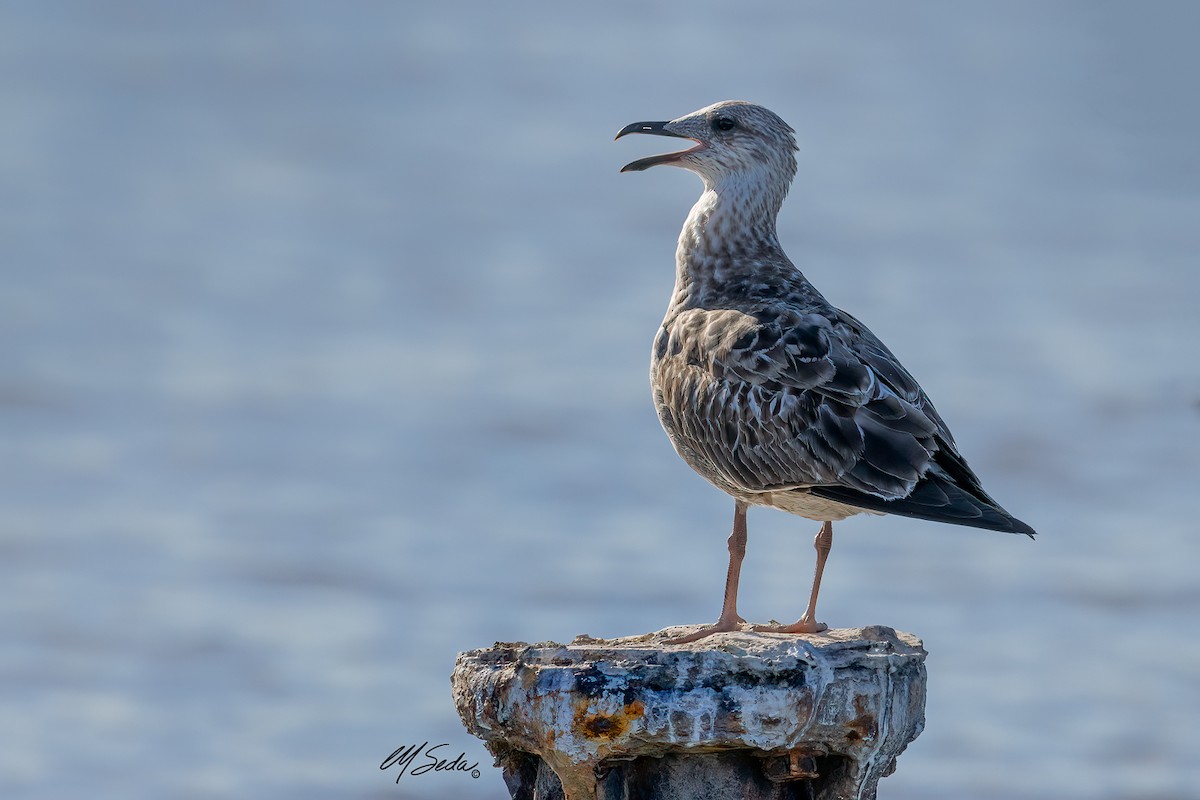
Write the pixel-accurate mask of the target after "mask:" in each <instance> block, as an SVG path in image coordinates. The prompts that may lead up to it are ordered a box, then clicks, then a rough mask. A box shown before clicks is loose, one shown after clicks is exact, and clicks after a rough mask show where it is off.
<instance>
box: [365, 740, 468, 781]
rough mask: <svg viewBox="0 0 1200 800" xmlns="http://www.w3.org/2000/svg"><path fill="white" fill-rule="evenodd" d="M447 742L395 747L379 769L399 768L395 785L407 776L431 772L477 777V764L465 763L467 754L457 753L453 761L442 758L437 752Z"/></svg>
mask: <svg viewBox="0 0 1200 800" xmlns="http://www.w3.org/2000/svg"><path fill="white" fill-rule="evenodd" d="M449 746H450V744H449V743H448V742H442V743H441V744H435V745H434V746H433V747H430V746H429V742H423V743H421V744H410V745H407V746H401V747H397V748H396V749H395V750H393V751H392V754H391V755H390V756H388V757H387V758H385V759H384V760H383V763H381V764H380V765H379V769H381V770H387V769H391V768H392V767H399V768H400V771H399V772H398V773H397V774H396V783H399V782H400V779H401V778H403V777H404V776H405V774H406V773H407V774H408V775H413V776H416V775H425V774H427V773H432V772H467V773H470V775H471V777H472V778H478V777H479V762H478V761H476V762H475V763H474V764H468V763H467V754H466V753H459V754H458V755H457V756H455V757H454V758H453V759H450V758H443V757H442V755H441V754H440V753H438V750H440V749H441V748H443V747H449ZM418 758H419V759H422V760H421V761H420V762H418V763H417V765H416V766H415V767H414V766H413V762H414V761H416V760H417V759H418Z"/></svg>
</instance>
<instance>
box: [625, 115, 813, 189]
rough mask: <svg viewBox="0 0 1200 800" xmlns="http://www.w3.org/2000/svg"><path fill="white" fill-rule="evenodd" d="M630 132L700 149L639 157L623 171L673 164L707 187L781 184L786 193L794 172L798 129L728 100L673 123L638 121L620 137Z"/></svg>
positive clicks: (692, 148)
mask: <svg viewBox="0 0 1200 800" xmlns="http://www.w3.org/2000/svg"><path fill="white" fill-rule="evenodd" d="M628 133H650V134H654V135H655V136H676V137H679V138H682V139H691V140H692V141H694V142H695V143H696V145H695V146H694V147H691V148H689V149H687V150H681V151H679V152H677V153H667V154H664V155H661V156H650V157H648V158H639V159H638V160H637V161H633V162H631V163H629V164H626V165H625V166H624V167H622V168H621V172H635V171H641V170H644V169H649V168H650V167H654V166H658V165H659V164H670V165H672V166H676V167H683V168H684V169H690V170H691V171H692V172H695V173H696V174H698V175H699V176H700V177H701V178H703V179H704V182H705V184H706V185H709V186H716V185H719V184H721V183H723V182H724V181H725V180H727V179H730V178H733V179H741V180H749V181H754V182H758V181H762V182H766V183H774V184H778V183H782V188H783V190H784V191H785V192H786V191H787V186H788V185H789V184H790V183H791V181H792V177H793V176H794V175H795V174H796V137H795V131H793V130H792V129H791V127H789V126H788V124H787V123H786V122H784V121H783V120H782V119H780V118H779V116H778V115H776V114H775V113H774V112H772V111H768V110H767V109H765V108H763V107H762V106H756V105H754V104H753V103H744V102H741V101H739V100H726V101H724V102H721V103H714V104H713V105H711V106H708V107H707V108H702V109H700V110H699V111H693V112H692V113H691V114H688V115H686V116H683V117H679V118H678V119H673V120H670V121H669V122H635V123H633V124H632V125H626V126H625V127H624V128H622V129H621V130H620V132H619V133H618V134H617V138H618V139H620V138H621V137H622V136H624V135H625V134H628Z"/></svg>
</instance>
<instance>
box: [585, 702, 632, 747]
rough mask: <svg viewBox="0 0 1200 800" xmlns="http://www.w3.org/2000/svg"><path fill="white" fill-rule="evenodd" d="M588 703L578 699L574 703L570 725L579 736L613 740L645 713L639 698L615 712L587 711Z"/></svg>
mask: <svg viewBox="0 0 1200 800" xmlns="http://www.w3.org/2000/svg"><path fill="white" fill-rule="evenodd" d="M588 709H589V703H588V701H587V700H580V701H578V702H577V703H576V704H575V716H574V719H573V720H572V725H571V727H572V728H573V729H574V730H575V733H577V734H578V735H580V736H583V737H586V738H588V739H603V740H605V741H613V740H614V739H618V738H620V737H621V736H623V735H624V734H625V732H626V731H628V730H629V725H630V723H631V722H633V721H634V720H635V719H637V718H638V717H641V716H643V715H644V714H645V713H646V707H645V706H644V705H642V703H641V701H640V700H634V701H633V702H632V703H630V704H629V705H627V706H625V707H624V708H622V709H621V710H620V711H618V712H617V713H615V714H591V713H588Z"/></svg>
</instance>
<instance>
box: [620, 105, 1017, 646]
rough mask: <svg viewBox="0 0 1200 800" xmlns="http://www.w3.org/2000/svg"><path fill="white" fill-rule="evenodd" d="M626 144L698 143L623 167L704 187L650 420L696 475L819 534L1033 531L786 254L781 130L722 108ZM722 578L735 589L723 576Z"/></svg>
mask: <svg viewBox="0 0 1200 800" xmlns="http://www.w3.org/2000/svg"><path fill="white" fill-rule="evenodd" d="M626 133H654V134H658V135H669V136H680V137H684V138H689V139H692V140H694V141H696V142H697V146H696V147H694V148H692V149H691V150H687V151H684V152H682V153H672V154H668V155H664V156H653V157H650V158H646V159H640V160H638V161H635V162H633V163H631V164H629V165H628V166H627V167H626V168H625V169H626V170H640V169H645V168H647V167H650V166H654V165H656V164H673V165H677V166H682V167H685V168H687V169H690V170H692V171H694V172H696V173H697V174H699V175H700V177H701V178H702V179H703V181H704V188H705V190H704V193H703V194H702V195H701V197H700V199H699V201H698V202H697V203H696V205H695V206H694V207H693V208H692V211H691V213H690V214H689V215H688V218H687V221H686V222H685V223H684V226H683V231H682V232H681V234H680V237H679V246H678V250H677V253H676V282H675V290H674V293H673V295H672V298H671V302H670V305H669V306H668V309H667V313H666V317H665V318H664V319H663V323H662V327H661V329H660V330H659V332H658V335H657V337H656V338H655V342H654V350H653V357H652V363H651V372H650V377H651V383H652V386H653V390H654V403H655V407H656V408H657V410H658V415H659V419H660V420H661V421H662V424H663V428H664V429H665V430H666V432H667V434H668V435H669V436H670V438H671V442H672V443H673V444H674V446H675V449H676V450H677V451H678V453H679V454H680V456H682V457H683V459H684V460H685V461H687V463H688V464H689V465H691V467H692V468H693V469H695V470H696V471H697V472H698V473H699V474H700V475H702V476H703V477H704V478H706V479H707V480H708V481H709V482H711V483H712V484H713V485H715V486H717V487H718V488H720V489H721V490H723V491H725V492H726V493H728V494H729V495H731V496H732V497H733V498H734V499H735V501H737V503H738V509H739V513H742V514H744V508H745V506H746V505H768V506H773V507H776V508H780V509H783V510H785V511H789V512H792V513H795V514H799V515H801V516H804V517H808V518H811V519H816V520H822V521H825V522H829V521H832V520H838V519H843V518H845V517H847V516H850V515H851V514H857V513H862V512H863V511H868V512H883V513H890V514H900V515H904V516H910V517H918V518H921V519H928V520H935V521H939V522H950V523H954V524H958V525H970V526H974V527H979V528H988V529H991V530H998V531H1007V532H1012V533H1025V534H1028V535H1030V536H1032V535H1033V530H1032V529H1031V528H1029V526H1027V525H1025V524H1024V523H1022V522H1020V521H1019V520H1016V519H1015V518H1013V517H1012V516H1010V515H1009V514H1008V513H1007V512H1006V511H1004V509H1002V508H1001V507H1000V506H999V504H997V503H996V501H995V500H993V499H992V498H991V497H990V496H989V495H988V494H987V493H986V492H985V491H984V490H983V487H982V486H981V485H980V482H979V479H978V478H977V477H976V476H975V474H974V473H973V472H972V471H971V469H970V467H968V466H967V464H966V462H965V461H964V460H963V457H962V456H961V455H960V454H959V452H958V449H957V447H956V445H955V443H954V437H953V436H952V435H951V433H950V430H949V429H948V428H947V427H946V424H945V422H944V421H943V420H942V418H941V417H940V416H939V415H938V413H937V410H936V409H935V408H934V407H933V404H932V403H931V402H930V400H929V398H928V397H927V396H926V394H925V392H924V391H923V390H922V389H921V387H920V385H919V384H918V383H917V381H916V380H915V379H914V378H913V377H912V375H910V374H909V372H908V371H907V370H906V369H905V368H904V367H903V366H902V365H901V364H900V362H899V360H897V359H896V357H895V356H894V355H893V354H892V353H891V351H890V350H888V348H887V347H886V346H885V345H884V344H883V343H882V342H880V341H879V339H878V338H877V337H876V336H875V335H874V334H873V333H871V331H870V330H868V329H867V327H866V326H865V325H863V324H862V323H861V322H859V321H858V320H857V319H855V318H854V317H852V316H850V315H849V314H847V313H846V312H844V311H841V310H840V309H837V308H835V307H834V306H832V305H831V304H830V303H829V302H828V301H826V299H825V298H824V297H823V296H822V295H821V293H820V292H818V291H817V290H816V288H815V287H813V285H812V284H811V283H809V282H808V280H807V279H806V278H805V277H804V275H803V274H802V273H801V272H800V271H799V270H798V269H797V268H796V267H795V266H794V265H793V264H792V262H791V261H790V260H789V259H788V257H787V256H786V255H785V254H784V252H783V250H782V248H781V247H780V245H779V241H778V238H777V236H776V232H775V219H776V216H777V214H778V212H779V209H780V206H781V205H782V203H783V199H784V197H785V195H786V194H787V190H788V187H789V186H790V184H791V181H792V178H793V176H794V175H795V172H796V161H795V155H794V153H795V149H796V145H795V139H794V137H793V132H792V130H791V128H790V127H788V126H787V124H786V123H784V122H783V120H781V119H780V118H779V117H778V116H776V115H775V114H773V113H772V112H770V111H768V110H767V109H765V108H762V107H760V106H755V105H751V104H748V103H740V102H725V103H718V104H716V105H713V106H709V107H708V108H705V109H701V110H700V111H697V112H694V113H692V114H689V115H687V116H685V117H681V118H679V119H677V120H673V121H671V122H665V123H662V122H655V123H635V124H634V125H630V126H628V127H626V128H625V129H624V130H623V131H622V132H621V133H620V134H618V136H621V135H624V134H626ZM735 533H736V525H735ZM732 549H733V541H732V538H731V553H732ZM738 561H739V562H740V558H738ZM731 580H732V582H733V585H734V588H735V589H736V576H735V575H733V565H732V564H731ZM818 580H819V575H818ZM728 601H729V598H728V596H727V606H729V605H730V604H729V602H728ZM814 604H815V590H814ZM729 610H730V609H729V608H727V609H726V611H727V612H728V611H729ZM811 610H812V609H811V607H810V611H811ZM727 616H728V614H727V613H723V614H722V618H723V619H725V618H726V617H727ZM734 616H736V612H734ZM810 623H813V624H816V623H815V622H813V621H812V620H810ZM798 624H799V623H798ZM718 629H721V630H726V629H729V628H728V620H726V626H725V627H721V628H718Z"/></svg>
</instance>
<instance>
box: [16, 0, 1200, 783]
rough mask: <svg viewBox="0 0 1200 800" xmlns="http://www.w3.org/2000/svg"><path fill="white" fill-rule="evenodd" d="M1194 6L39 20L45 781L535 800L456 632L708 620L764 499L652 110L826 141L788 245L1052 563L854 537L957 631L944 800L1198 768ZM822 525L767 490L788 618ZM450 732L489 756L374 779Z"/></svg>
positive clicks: (23, 507)
mask: <svg viewBox="0 0 1200 800" xmlns="http://www.w3.org/2000/svg"><path fill="white" fill-rule="evenodd" d="M1198 25H1200V6H1197V5H1195V4H1192V3H1187V2H1182V1H1181V2H1174V3H1172V2H1153V3H1140V4H1133V3H1127V4H1118V3H1107V2H1105V3H1101V2H1084V1H1083V0H1080V1H1079V2H1005V3H989V4H957V3H950V2H937V3H917V4H897V3H887V2H882V0H880V1H879V2H866V1H864V2H855V3H814V2H802V3H795V4H791V5H789V6H783V5H782V4H780V5H779V6H772V7H768V6H766V5H764V4H733V3H715V2H708V1H707V0H690V1H689V2H686V3H684V2H662V3H657V4H654V5H652V6H646V5H645V4H634V3H606V4H590V5H588V6H586V7H585V6H576V5H575V4H562V3H536V2H530V1H528V0H517V1H516V2H511V3H502V4H500V3H497V4H485V3H478V4H471V3H458V4H455V3H432V2H429V3H426V2H404V3H362V4H354V5H347V4H332V3H330V4H302V3H282V2H280V3H261V4H253V5H251V4H243V3H236V2H210V3H204V4H161V3H151V2H114V3H108V4H88V3H75V4H58V3H16V4H9V5H6V6H5V9H4V10H3V11H0V108H2V109H3V124H0V270H2V273H0V274H2V278H3V290H2V291H0V585H2V586H3V587H4V591H3V599H2V600H0V743H2V746H0V794H2V795H3V796H4V797H6V798H9V797H11V798H24V797H30V798H34V797H36V798H58V797H77V796H93V797H123V798H135V799H136V798H160V797H172V798H209V797H213V798H216V797H263V798H275V797H278V798H284V797H286V798H289V800H296V799H297V798H309V797H311V798H317V797H321V798H325V797H341V798H417V797H420V798H442V797H461V798H488V799H489V800H495V799H498V798H502V797H504V796H505V792H504V789H503V785H502V783H501V781H500V778H499V775H498V773H497V772H494V771H492V770H491V769H490V767H487V764H488V761H489V760H488V757H487V755H486V753H485V751H484V750H483V748H482V747H481V746H480V745H479V744H478V743H477V742H476V741H475V740H473V739H471V738H470V737H468V736H467V735H466V734H465V732H463V731H462V729H461V727H460V725H459V722H458V719H457V716H456V714H455V712H454V710H453V707H452V706H451V703H450V699H449V688H448V678H449V673H450V670H451V668H452V665H453V661H454V655H455V653H456V652H457V651H459V650H463V649H469V648H474V647H479V646H485V645H487V644H490V643H491V642H492V641H494V640H516V639H524V640H529V641H538V640H546V639H556V640H560V641H561V640H564V639H570V638H571V637H572V636H574V635H575V634H578V633H583V632H586V633H589V634H592V635H594V636H616V635H625V634H631V633H637V632H643V631H648V630H655V629H658V628H661V627H664V626H666V625H670V624H675V623H684V622H702V621H710V620H712V619H714V618H715V616H716V613H717V611H718V607H719V601H720V597H719V595H720V590H721V584H722V578H723V574H724V558H725V547H724V539H725V537H726V536H727V533H728V526H729V522H730V519H731V516H732V514H731V512H732V508H731V506H732V504H731V503H730V502H729V500H728V499H727V498H725V497H723V496H721V495H720V494H719V493H718V492H716V491H715V490H713V489H711V488H710V487H708V486H707V485H706V484H704V483H703V482H702V481H701V480H700V479H699V478H697V477H695V476H694V475H693V474H692V473H691V472H690V471H689V470H688V469H687V467H686V466H685V465H684V464H683V463H682V462H681V461H679V460H678V458H677V457H676V456H675V454H674V453H673V452H672V451H671V449H670V446H669V444H668V443H667V441H666V438H665V436H664V435H663V434H662V432H661V430H659V428H658V425H657V422H656V420H655V418H654V413H653V410H652V408H651V406H650V402H649V395H648V388H647V380H646V366H647V362H648V353H649V347H650V340H651V338H652V336H653V332H654V330H655V328H656V326H657V324H658V322H659V320H660V319H661V314H662V310H663V308H664V307H665V304H666V299H667V295H668V293H669V291H670V286H671V281H672V277H673V275H672V253H673V250H674V242H675V236H676V233H677V231H678V227H679V225H680V223H681V222H682V219H683V217H684V215H685V214H686V212H687V209H688V207H689V206H690V205H691V203H692V202H693V200H694V199H695V197H696V195H697V194H698V191H699V183H698V181H697V180H696V179H695V178H694V177H693V176H691V175H688V174H686V173H684V172H682V171H678V170H669V169H662V170H654V171H651V172H648V173H645V174H634V175H619V174H618V173H617V169H618V168H619V167H620V165H622V164H624V163H625V162H626V161H629V160H632V159H633V158H635V157H638V156H642V155H647V154H650V153H653V152H660V151H661V145H662V142H661V141H658V140H653V139H642V140H638V139H636V138H634V139H630V140H622V141H621V142H619V143H615V144H614V143H612V141H611V139H612V136H613V134H614V133H615V132H616V131H617V130H618V129H619V128H620V127H621V126H623V125H624V124H626V123H628V122H631V121H635V120H643V119H658V118H669V117H673V116H678V115H680V114H684V113H686V112H688V111H691V110H693V109H695V108H698V107H700V106H703V105H707V104H709V103H711V102H714V101H717V100H721V99H729V98H740V99H748V100H753V101H756V102H760V103H762V104H764V105H767V106H768V107H770V108H772V109H773V110H775V111H776V112H778V113H780V114H781V115H782V116H783V117H784V118H785V119H787V120H789V121H790V122H791V123H792V124H793V125H794V126H795V127H796V128H797V130H798V132H799V135H800V140H801V144H802V149H801V152H800V177H799V179H798V180H797V183H796V186H795V188H794V189H793V192H792V195H791V198H790V199H789V202H788V203H787V204H786V205H785V208H784V213H783V216H782V219H781V221H780V234H781V238H782V239H783V242H784V245H785V247H786V248H787V249H788V251H789V253H790V254H791V256H792V257H793V259H794V260H795V261H796V262H797V263H798V264H800V265H801V266H802V268H803V269H804V270H805V271H806V273H807V274H808V275H809V277H810V278H811V279H812V280H813V281H814V282H815V283H816V284H817V285H818V286H819V287H820V288H821V289H822V291H824V292H825V293H826V295H827V296H828V297H830V298H831V299H832V300H833V301H834V302H836V303H838V304H839V305H841V306H843V307H845V308H847V309H848V310H850V311H851V312H852V313H854V314H855V315H856V316H859V317H860V318H862V319H863V320H864V321H866V322H867V324H869V325H870V326H871V327H872V328H873V329H874V330H875V332H876V333H878V334H879V335H880V336H881V337H882V338H883V339H884V340H885V341H887V342H888V343H889V344H890V345H891V347H892V349H893V350H894V351H895V352H896V353H898V354H899V355H900V357H901V358H902V359H903V360H904V362H905V363H906V365H907V366H908V367H909V368H910V369H911V370H912V371H913V372H914V373H915V374H916V375H917V376H918V378H919V379H920V380H921V381H922V383H923V384H924V386H925V387H926V389H927V390H928V391H929V392H930V394H931V395H932V396H933V398H934V399H935V401H936V402H937V404H938V407H939V409H940V411H941V412H942V414H943V416H945V417H946V419H947V420H948V421H949V422H950V424H951V426H952V427H953V429H954V431H955V434H956V436H957V438H958V440H959V443H960V445H961V446H962V448H963V450H964V452H965V453H966V454H967V456H968V458H969V459H970V460H971V463H972V464H973V466H974V467H975V468H976V470H977V471H978V472H979V473H980V474H981V476H982V477H983V478H984V481H985V483H986V485H987V486H988V488H989V489H990V490H991V491H992V493H993V494H995V495H996V497H997V498H999V499H1000V500H1001V502H1003V503H1004V504H1005V505H1006V506H1007V507H1008V508H1009V509H1010V510H1011V511H1012V512H1013V513H1015V514H1017V515H1018V516H1020V517H1022V518H1023V519H1025V520H1027V521H1029V522H1030V523H1031V524H1033V525H1034V526H1035V527H1037V528H1038V529H1039V530H1040V531H1041V532H1042V536H1041V538H1040V539H1039V540H1038V541H1037V542H1036V543H1031V542H1029V541H1026V540H1024V539H1023V538H1016V537H1006V536H1001V535H998V534H990V533H985V532H979V531H974V530H969V529H959V528H953V527H948V526H940V525H936V524H930V523H921V522H916V521H912V520H902V519H893V518H858V519H853V520H849V521H847V522H845V523H841V524H839V525H838V526H837V538H836V540H835V545H834V551H833V555H832V558H831V560H830V566H829V570H828V571H827V573H826V582H825V587H824V589H823V593H822V597H823V601H822V602H823V607H822V617H823V618H824V619H825V620H826V621H827V622H829V623H830V624H832V625H835V626H852V625H862V624H886V625H892V626H894V627H897V628H901V629H904V630H908V631H912V632H914V633H916V634H918V635H920V636H922V637H923V638H924V640H925V643H926V646H927V647H928V649H929V651H930V656H929V662H928V665H929V676H930V684H929V703H928V711H927V716H928V723H927V729H926V732H925V733H924V734H923V735H922V736H921V738H920V739H918V740H917V742H916V743H915V744H914V745H913V746H912V747H911V748H910V750H909V751H908V752H907V753H906V754H905V755H904V756H903V757H902V759H901V761H900V764H899V770H898V772H897V773H896V774H895V775H894V776H893V777H890V778H888V779H886V781H884V783H883V785H882V796H883V797H886V798H894V799H896V800H906V799H907V800H916V799H917V798H922V799H923V800H928V799H929V798H934V799H942V798H944V799H945V800H950V798H955V799H957V798H962V797H970V798H974V799H975V800H993V799H994V800H999V799H1000V798H1012V797H1020V798H1037V799H1041V798H1045V799H1046V800H1050V799H1054V800H1063V799H1064V798H1065V799H1067V800H1074V799H1076V798H1078V799H1079V800H1084V799H1085V798H1086V799H1087V800H1097V799H1099V800H1135V799H1136V800H1186V799H1187V798H1197V797H1200V794H1198V793H1197V791H1198V790H1197V789H1196V786H1197V785H1200V760H1198V759H1197V758H1196V753H1197V752H1200V732H1198V729H1197V726H1196V725H1195V720H1196V717H1197V713H1198V712H1200V667H1198V666H1197V665H1198V664H1200V636H1198V635H1197V633H1200V631H1198V629H1197V625H1196V618H1197V614H1198V613H1200V583H1198V581H1197V576H1196V572H1197V566H1196V565H1197V564H1198V563H1200V544H1198V542H1200V538H1198V537H1197V536H1196V533H1197V531H1196V528H1197V526H1196V523H1195V517H1194V514H1193V511H1192V504H1191V500H1192V499H1193V498H1194V496H1195V481H1196V479H1197V475H1198V470H1197V468H1198V467H1200V458H1198V456H1197V448H1196V445H1197V441H1198V440H1200V439H1198V437H1200V372H1198V371H1197V368H1196V365H1197V350H1196V341H1197V340H1198V339H1200V315H1198V314H1197V313H1196V298H1197V296H1198V292H1200V279H1198V278H1197V275H1198V273H1197V270H1196V254H1197V252H1198V251H1200V225H1198V224H1197V223H1198V221H1200V191H1198V190H1200V155H1198V153H1200V150H1198V148H1197V147H1196V142H1197V141H1200V107H1198V106H1197V104H1196V103H1195V98H1194V96H1195V85H1196V80H1197V78H1198V77H1200V55H1198V54H1197V50H1196V48H1195V46H1194V34H1195V31H1196V30H1197V26H1198ZM814 532H815V526H814V524H812V523H809V522H807V521H805V520H801V519H799V518H795V517H789V516H786V515H783V514H779V513H776V512H770V511H762V510H760V511H756V512H754V513H753V514H752V515H751V518H750V548H749V555H748V557H747V560H746V565H745V572H744V579H743V594H742V598H743V601H742V608H743V612H744V613H746V615H747V616H750V617H752V618H754V619H757V620H765V619H768V618H771V617H775V618H779V619H790V618H794V617H795V616H797V615H798V614H799V612H800V611H801V607H802V605H803V602H804V600H805V598H806V596H807V582H808V580H809V576H810V570H811V565H812V549H811V546H810V542H811V536H812V534H813V533H814ZM426 740H428V741H431V742H434V743H436V742H442V741H444V742H447V743H448V745H449V748H448V749H450V750H453V751H455V753H457V752H458V751H465V752H466V753H467V755H468V757H469V758H473V759H477V760H479V761H481V762H483V766H484V767H485V771H484V775H483V777H481V778H480V779H479V780H472V779H470V778H469V777H466V776H462V775H434V776H418V777H411V776H409V777H406V778H404V779H402V780H401V782H400V783H399V785H396V784H394V783H393V782H392V781H393V779H394V776H393V775H392V774H389V773H384V772H381V771H380V770H378V769H377V767H378V765H379V763H380V761H382V760H383V758H384V757H386V756H387V755H388V754H389V753H391V752H392V751H393V750H394V749H395V748H397V747H399V746H401V745H403V744H406V743H419V742H421V741H426Z"/></svg>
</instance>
